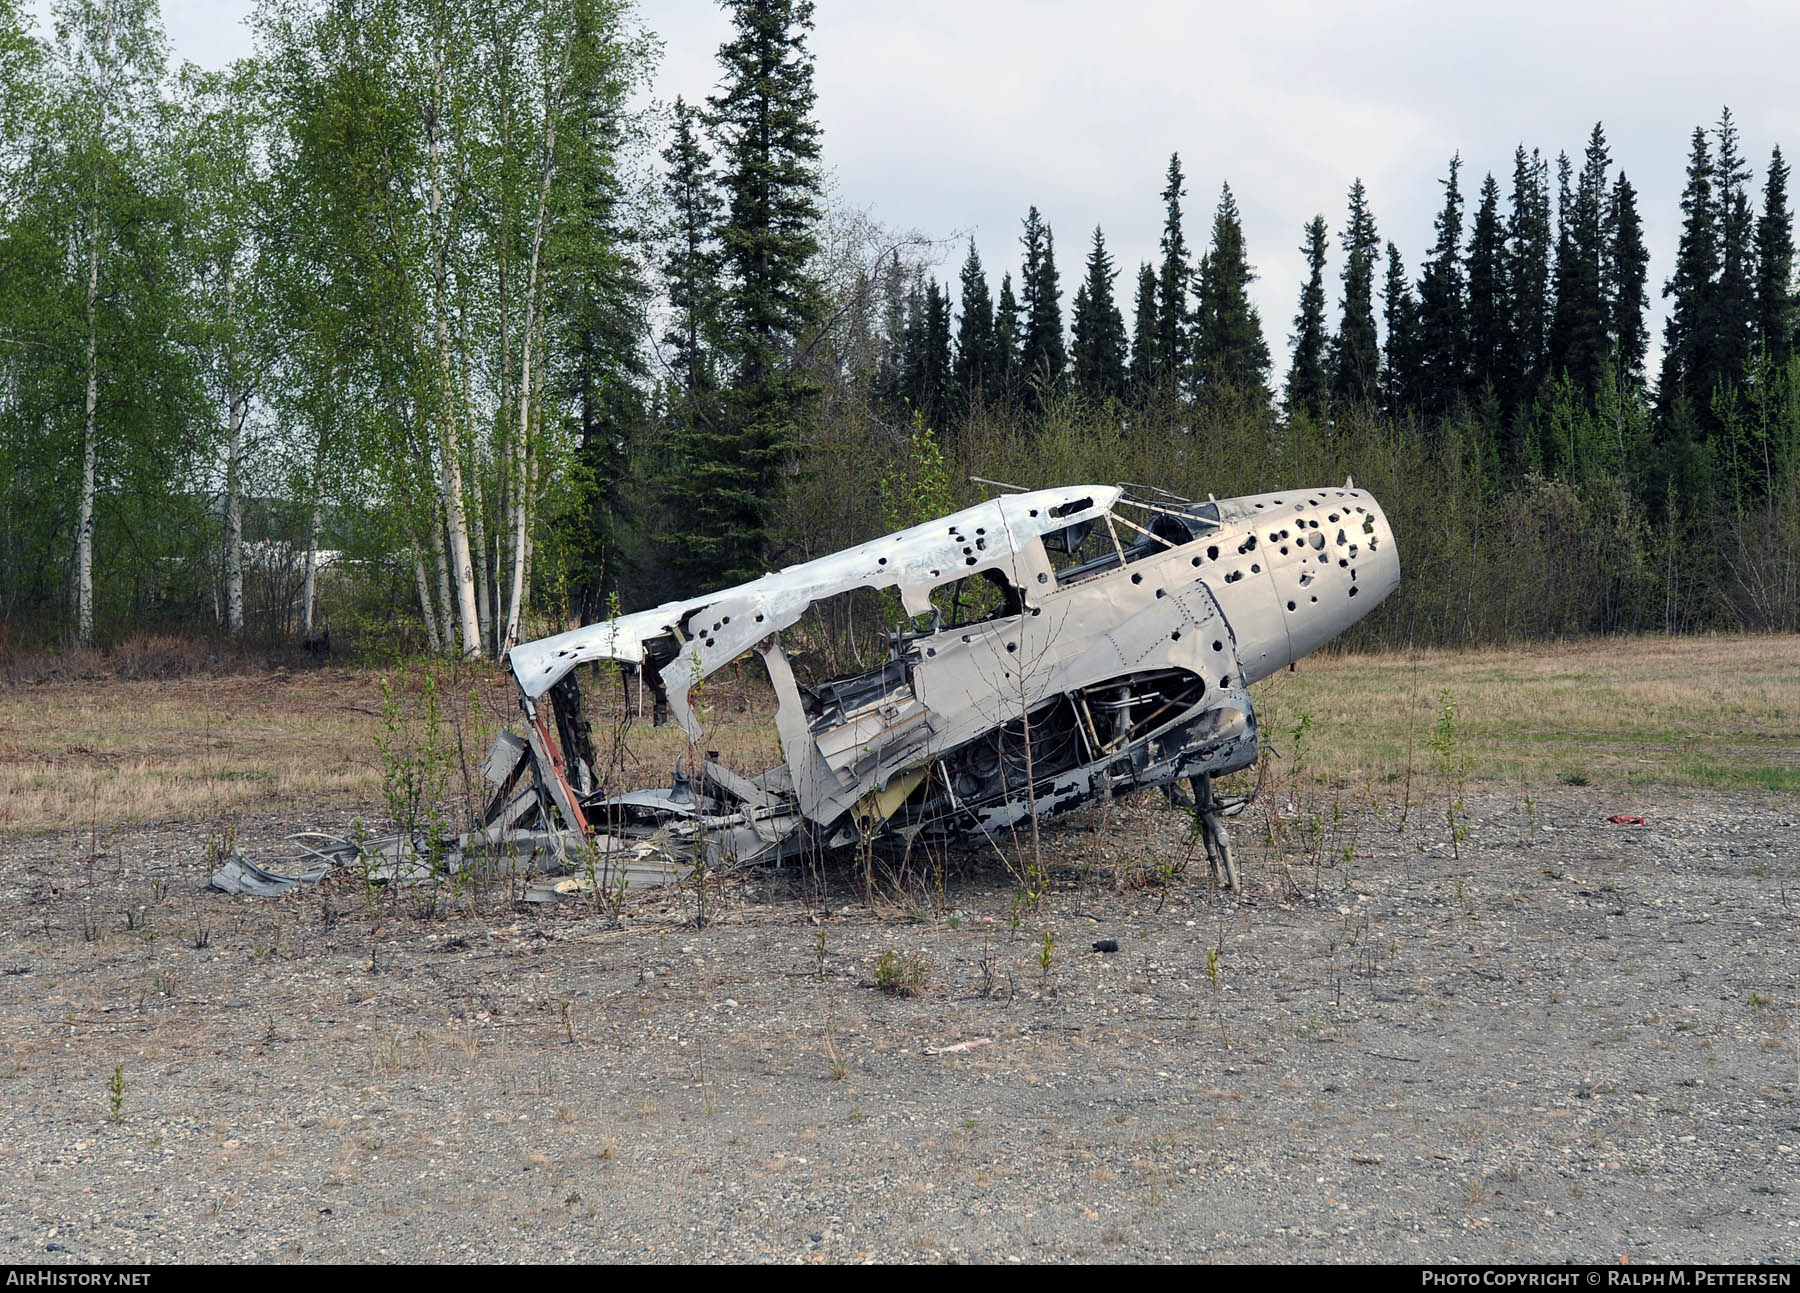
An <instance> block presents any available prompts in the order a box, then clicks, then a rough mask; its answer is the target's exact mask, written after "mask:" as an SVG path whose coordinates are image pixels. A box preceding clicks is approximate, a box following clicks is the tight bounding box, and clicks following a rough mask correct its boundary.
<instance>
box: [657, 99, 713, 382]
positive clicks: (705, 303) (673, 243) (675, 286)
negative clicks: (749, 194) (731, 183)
mask: <svg viewBox="0 0 1800 1293" xmlns="http://www.w3.org/2000/svg"><path fill="white" fill-rule="evenodd" d="M700 126H701V121H700V113H699V111H698V110H697V109H695V108H694V107H692V106H691V105H689V104H688V103H687V102H686V101H684V100H682V99H680V98H677V99H676V100H675V131H674V137H673V138H672V139H671V140H670V142H669V146H668V147H667V148H665V149H664V150H663V160H664V161H665V162H667V163H668V167H669V171H668V174H667V175H666V176H665V177H664V179H663V186H662V191H663V197H664V199H665V200H666V201H667V202H668V204H669V212H670V216H671V222H670V229H669V241H668V249H667V251H666V252H665V253H664V255H663V259H662V278H663V291H664V292H665V293H666V294H667V296H668V299H669V327H668V329H667V330H666V331H665V332H664V333H663V345H664V346H665V347H666V348H667V349H666V352H665V355H664V359H665V362H666V363H667V366H668V369H669V372H670V374H671V375H672V377H673V379H674V381H675V382H676V384H677V385H678V386H679V387H680V388H681V391H682V400H681V403H682V404H684V405H686V404H688V403H690V402H692V401H698V400H701V399H703V398H704V396H705V393H706V392H707V391H708V390H710V389H711V388H712V387H713V386H714V385H715V382H714V374H713V372H712V348H713V345H714V343H715V341H716V340H717V326H718V299H717V281H718V280H717V276H718V249H717V246H716V245H715V242H714V237H715V234H716V232H717V223H718V216H719V196H718V192H717V190H716V188H715V187H714V183H715V177H714V175H713V171H712V160H711V158H710V157H708V156H707V152H706V145H705V143H704V142H703V141H702V140H701V138H700Z"/></svg>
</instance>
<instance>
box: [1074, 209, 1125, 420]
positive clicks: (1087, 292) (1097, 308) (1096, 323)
mask: <svg viewBox="0 0 1800 1293" xmlns="http://www.w3.org/2000/svg"><path fill="white" fill-rule="evenodd" d="M1117 277H1118V271H1117V270H1115V269H1114V268H1113V262H1112V257H1111V256H1110V255H1108V254H1107V251H1106V238H1105V237H1104V235H1102V234H1101V232H1100V226H1099V225H1095V226H1094V245H1093V248H1092V250H1090V251H1089V253H1088V260H1087V276H1086V277H1085V278H1083V279H1082V282H1081V286H1080V287H1079V288H1078V289H1077V290H1076V292H1075V309H1074V313H1073V316H1072V318H1071V320H1070V325H1071V335H1072V347H1071V359H1072V361H1073V369H1072V372H1071V374H1070V375H1071V377H1072V378H1073V380H1074V387H1075V392H1076V394H1078V395H1080V396H1082V397H1084V398H1086V399H1087V400H1089V401H1091V402H1093V403H1095V404H1104V403H1105V402H1106V401H1107V400H1115V399H1121V398H1123V397H1124V395H1125V316H1124V315H1122V314H1121V313H1120V312H1119V307H1118V305H1117V303H1115V302H1114V300H1113V279H1115V278H1117Z"/></svg>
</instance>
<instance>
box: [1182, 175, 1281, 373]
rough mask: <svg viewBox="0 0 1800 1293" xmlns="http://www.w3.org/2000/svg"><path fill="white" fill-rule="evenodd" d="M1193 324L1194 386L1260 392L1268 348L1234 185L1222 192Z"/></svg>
mask: <svg viewBox="0 0 1800 1293" xmlns="http://www.w3.org/2000/svg"><path fill="white" fill-rule="evenodd" d="M1195 279H1196V285H1195V286H1196V291H1195V296H1196V300H1195V303H1194V323H1193V347H1192V353H1193V386H1194V390H1195V391H1196V392H1198V393H1203V394H1205V395H1207V396H1209V397H1210V395H1211V393H1212V392H1213V391H1214V390H1217V389H1219V388H1221V387H1224V388H1227V389H1230V390H1234V391H1260V390H1261V389H1262V388H1263V387H1264V386H1265V385H1266V384H1267V383H1268V378H1269V346H1268V343H1267V342H1266V341H1264V340H1263V331H1262V320H1261V319H1260V318H1259V317H1258V315H1257V312H1256V307H1255V306H1254V305H1252V304H1250V284H1251V283H1253V282H1255V281H1256V275H1255V274H1254V273H1253V272H1252V271H1251V269H1250V261H1249V257H1248V255H1247V253H1246V252H1245V250H1244V225H1243V221H1242V218H1241V217H1240V216H1239V214H1238V206H1237V199H1236V198H1234V197H1233V196H1232V195H1231V185H1229V184H1226V185H1224V186H1223V187H1221V189H1220V190H1219V205H1218V208H1217V210H1216V211H1215V212H1214V213H1213V231H1212V245H1211V247H1209V248H1208V249H1207V253H1206V255H1205V256H1204V257H1203V258H1202V259H1201V261H1200V271H1199V273H1198V274H1197V275H1196V276H1195Z"/></svg>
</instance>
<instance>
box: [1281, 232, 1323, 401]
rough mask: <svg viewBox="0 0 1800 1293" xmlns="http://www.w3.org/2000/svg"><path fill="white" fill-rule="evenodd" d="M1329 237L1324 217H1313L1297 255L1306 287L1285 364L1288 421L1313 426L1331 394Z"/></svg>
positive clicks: (1295, 316)
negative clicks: (1327, 297) (1302, 420)
mask: <svg viewBox="0 0 1800 1293" xmlns="http://www.w3.org/2000/svg"><path fill="white" fill-rule="evenodd" d="M1329 236H1330V235H1329V234H1328V233H1327V231H1326V228H1325V217H1324V216H1322V215H1316V216H1314V217H1313V218H1312V220H1311V222H1310V223H1308V224H1307V226H1306V241H1305V242H1304V243H1302V244H1301V246H1300V254H1301V255H1302V256H1305V257H1306V269H1307V277H1306V286H1305V287H1303V288H1301V289H1300V308H1299V309H1298V310H1297V311H1296V312H1295V314H1294V334H1293V337H1292V338H1291V340H1292V342H1293V351H1292V355H1293V357H1292V359H1291V360H1290V362H1289V364H1288V377H1287V415H1288V418H1289V419H1290V420H1291V419H1293V418H1297V417H1305V418H1308V419H1310V420H1311V421H1313V422H1314V423H1322V422H1323V421H1324V420H1325V403H1326V398H1327V395H1328V393H1329V391H1330V375H1329V373H1328V372H1327V371H1326V367H1325V359H1326V346H1327V343H1328V340H1329V337H1328V334H1327V331H1326V325H1325V248H1326V240H1327V239H1328V238H1329Z"/></svg>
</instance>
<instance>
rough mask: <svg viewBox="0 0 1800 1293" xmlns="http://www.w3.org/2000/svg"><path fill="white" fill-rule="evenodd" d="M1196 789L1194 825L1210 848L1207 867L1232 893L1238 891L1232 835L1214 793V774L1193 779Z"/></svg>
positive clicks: (1207, 853)
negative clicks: (1226, 826)
mask: <svg viewBox="0 0 1800 1293" xmlns="http://www.w3.org/2000/svg"><path fill="white" fill-rule="evenodd" d="M1188 785H1190V786H1192V787H1193V788H1194V825H1196V826H1197V827H1199V829H1200V842H1201V843H1202V844H1204V845H1205V846H1206V864H1207V867H1208V868H1209V869H1210V870H1211V872H1212V874H1213V875H1214V876H1215V877H1216V878H1217V879H1218V880H1219V881H1220V883H1222V884H1223V885H1224V886H1225V888H1227V889H1228V890H1230V891H1231V892H1232V893H1236V892H1238V873H1237V863H1236V862H1235V861H1233V859H1232V856H1231V836H1230V834H1228V833H1227V832H1226V830H1225V814H1224V811H1223V808H1222V807H1221V805H1220V803H1219V799H1218V796H1216V795H1215V794H1213V783H1212V773H1210V772H1202V773H1201V774H1200V775H1199V776H1197V777H1189V778H1188Z"/></svg>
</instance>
